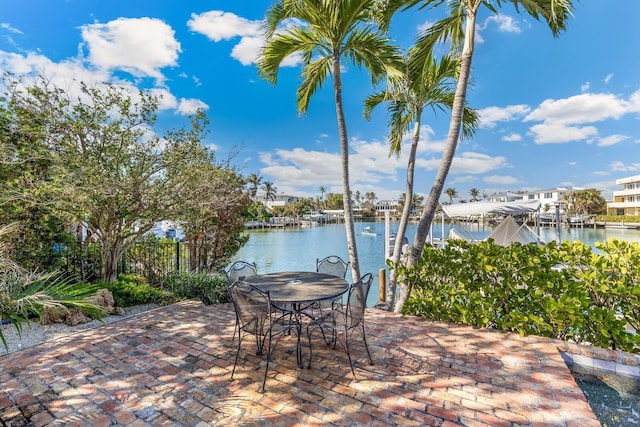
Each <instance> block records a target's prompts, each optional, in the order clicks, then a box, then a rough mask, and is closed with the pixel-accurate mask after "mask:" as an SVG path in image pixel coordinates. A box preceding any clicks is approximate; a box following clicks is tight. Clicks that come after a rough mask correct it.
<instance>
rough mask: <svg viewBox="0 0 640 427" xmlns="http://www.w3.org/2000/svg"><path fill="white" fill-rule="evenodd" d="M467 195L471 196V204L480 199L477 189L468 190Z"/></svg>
mask: <svg viewBox="0 0 640 427" xmlns="http://www.w3.org/2000/svg"><path fill="white" fill-rule="evenodd" d="M469 195H470V196H471V201H472V202H477V201H478V198H479V197H480V190H478V189H477V188H472V189H471V190H469Z"/></svg>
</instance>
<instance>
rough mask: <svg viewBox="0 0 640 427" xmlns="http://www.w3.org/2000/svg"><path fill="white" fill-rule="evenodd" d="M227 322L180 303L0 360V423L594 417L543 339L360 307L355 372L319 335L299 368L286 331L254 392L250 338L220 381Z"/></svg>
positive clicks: (516, 422) (561, 420)
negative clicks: (362, 332)
mask: <svg viewBox="0 0 640 427" xmlns="http://www.w3.org/2000/svg"><path fill="white" fill-rule="evenodd" d="M234 322H235V319H234V313H233V308H232V306H231V305H219V306H203V305H202V304H200V303H199V302H193V301H188V302H183V303H179V304H174V305H171V306H168V307H162V308H159V309H156V310H153V311H150V312H145V313H141V314H140V315H137V316H134V317H130V318H126V319H123V320H121V321H118V322H115V323H110V324H107V325H103V326H100V327H98V328H95V329H90V330H85V331H82V332H79V333H77V334H74V335H71V336H67V337H64V338H59V339H56V340H53V341H49V342H47V343H44V344H41V345H39V346H36V347H31V348H28V349H25V350H21V351H18V352H15V353H12V354H9V355H5V356H3V357H0V367H1V370H0V420H1V422H0V425H2V426H32V425H33V426H43V425H60V426H62V425H64V426H109V425H126V426H165V425H166V426H207V425H251V426H253V425H265V426H270V425H285V426H294V425H305V426H307V425H339V426H348V425H367V426H414V425H415V426H424V425H428V426H431V425H433V426H452V425H466V426H522V425H524V426H581V427H583V426H599V425H600V423H599V421H598V420H597V418H596V417H595V415H594V414H593V412H592V411H591V409H590V407H589V405H588V403H587V401H586V400H585V398H584V396H583V394H582V391H581V390H580V388H579V387H578V386H577V385H576V382H575V381H574V379H573V376H572V375H571V373H570V371H569V369H568V368H567V366H566V365H565V362H564V361H563V359H562V357H561V355H560V353H559V352H558V350H557V347H556V345H555V344H554V342H553V341H552V340H548V339H545V338H540V337H519V336H517V335H514V334H506V333H503V332H494V331H486V330H477V329H473V328H470V327H466V326H458V325H453V324H446V323H439V322H431V321H427V320H424V319H420V318H415V317H410V316H401V315H397V314H393V313H389V312H386V311H382V310H378V309H367V313H366V322H367V337H368V342H369V346H370V349H371V351H372V356H373V359H374V365H369V364H368V363H367V361H366V353H365V351H364V347H362V346H361V345H360V342H356V344H355V348H354V350H353V354H355V358H356V359H357V362H356V366H357V368H356V375H357V380H355V381H354V379H353V376H352V374H351V370H350V368H349V362H348V360H347V357H346V354H345V353H344V351H342V349H341V348H340V347H338V348H337V349H335V350H334V349H333V348H330V347H327V346H326V345H324V343H322V341H321V339H317V341H318V342H314V347H313V351H314V353H313V354H314V357H313V367H312V368H311V369H307V368H304V369H300V368H298V367H297V364H296V357H295V352H294V348H295V342H294V340H295V337H293V336H291V337H286V338H284V339H283V340H281V341H280V342H279V344H278V346H277V348H276V352H275V353H274V355H273V360H272V363H271V364H270V366H269V377H268V379H267V391H266V392H265V393H260V392H259V391H258V390H259V388H260V385H261V382H262V375H263V374H264V360H263V358H262V357H259V356H256V355H255V354H254V353H251V349H252V343H253V342H252V341H251V340H250V339H247V340H245V341H244V342H243V351H242V352H241V353H240V361H239V363H238V368H237V369H236V374H235V379H234V380H233V381H229V376H230V373H231V368H232V367H233V361H234V357H235V348H236V347H235V345H234V343H232V342H231V338H232V335H233V330H234ZM253 347H255V346H253ZM245 350H247V351H245ZM304 350H305V358H308V348H306V347H305V348H304Z"/></svg>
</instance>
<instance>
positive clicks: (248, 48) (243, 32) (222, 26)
mask: <svg viewBox="0 0 640 427" xmlns="http://www.w3.org/2000/svg"><path fill="white" fill-rule="evenodd" d="M187 25H188V26H189V28H190V29H191V30H192V31H195V32H197V33H200V34H204V35H205V36H207V37H208V38H209V40H211V41H213V42H220V41H222V40H231V39H234V38H236V37H240V41H239V42H238V43H237V44H236V45H235V46H234V47H233V49H232V50H231V57H232V58H234V59H236V60H238V61H239V62H240V63H241V64H242V65H251V64H253V63H255V62H256V59H257V57H258V54H259V53H260V50H261V49H262V47H263V46H264V44H265V40H264V35H263V33H262V30H261V25H262V21H252V20H249V19H246V18H243V17H241V16H238V15H236V14H234V13H231V12H224V11H221V10H212V11H209V12H205V13H201V14H199V15H198V14H195V13H194V14H192V15H191V19H190V20H189V22H187ZM296 63H297V62H296Z"/></svg>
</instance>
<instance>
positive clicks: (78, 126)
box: [9, 78, 206, 281]
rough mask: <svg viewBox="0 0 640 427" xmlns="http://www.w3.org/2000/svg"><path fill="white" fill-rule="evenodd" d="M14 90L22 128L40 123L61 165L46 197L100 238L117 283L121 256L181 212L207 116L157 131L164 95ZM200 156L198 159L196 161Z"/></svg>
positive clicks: (105, 89)
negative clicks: (162, 132) (174, 128)
mask: <svg viewBox="0 0 640 427" xmlns="http://www.w3.org/2000/svg"><path fill="white" fill-rule="evenodd" d="M18 83H19V82H14V84H13V85H11V86H10V87H9V88H10V89H9V90H10V102H9V109H10V110H11V112H12V113H13V114H15V116H16V117H17V118H18V121H19V122H20V123H22V124H23V125H24V124H25V123H29V122H32V123H36V124H37V127H36V128H35V129H34V132H37V133H38V138H41V139H42V141H43V144H44V145H45V146H47V147H49V148H50V151H49V155H50V156H51V159H53V161H54V164H55V167H56V184H57V186H51V187H50V188H48V191H47V193H46V194H44V195H43V200H45V201H47V202H49V203H52V204H54V205H55V206H56V208H57V209H59V210H60V211H61V212H64V213H65V214H67V215H69V216H70V217H72V218H74V219H75V220H76V221H77V222H78V223H81V224H84V225H85V226H86V228H87V230H88V231H89V232H90V233H91V234H92V235H93V236H95V238H96V239H97V240H98V241H99V243H100V247H101V252H102V254H101V256H102V272H101V275H102V277H103V278H104V279H106V280H108V281H113V280H115V278H116V274H117V263H118V262H119V260H120V258H121V256H122V254H123V253H124V252H125V251H126V250H127V248H128V247H130V246H131V245H132V244H133V243H134V242H135V241H136V240H138V239H139V238H140V237H141V236H142V235H144V234H145V233H146V232H148V231H149V230H150V229H151V228H152V227H153V225H154V224H155V223H156V222H158V221H160V220H164V219H172V218H173V217H174V216H176V215H177V212H178V211H179V208H180V204H179V197H176V195H179V194H180V193H181V191H182V190H183V188H184V185H185V181H187V180H188V179H190V178H189V177H190V174H191V172H188V171H189V167H190V165H191V164H192V163H195V164H198V165H199V164H200V163H201V162H200V160H198V159H201V158H202V157H203V156H205V155H206V150H205V149H204V148H203V147H202V145H201V144H200V140H201V138H202V134H203V130H204V122H205V120H204V117H203V116H202V115H201V114H200V113H198V114H196V115H195V116H194V117H192V120H191V127H190V128H189V129H186V128H183V129H180V130H178V131H169V132H167V133H166V134H165V135H160V134H158V133H155V132H154V131H153V127H154V125H155V121H156V115H155V112H156V110H157V107H158V100H157V99H156V98H155V97H153V96H152V95H150V94H148V93H145V92H140V93H139V94H138V97H137V99H136V100H134V99H133V98H132V97H131V96H130V95H129V94H128V93H127V92H126V91H125V89H123V88H120V87H117V86H113V85H106V86H102V87H100V88H98V87H89V86H87V85H85V84H84V83H81V84H80V95H79V96H77V97H73V96H72V95H71V94H70V93H68V92H66V91H64V90H62V89H60V88H57V87H55V86H54V85H52V84H51V83H50V82H48V81H46V79H44V78H40V79H39V80H37V81H36V83H34V84H33V85H32V86H29V87H27V88H25V89H21V86H20V85H19V84H18ZM194 159H196V160H195V161H194Z"/></svg>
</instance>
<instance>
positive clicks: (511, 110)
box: [478, 104, 531, 128]
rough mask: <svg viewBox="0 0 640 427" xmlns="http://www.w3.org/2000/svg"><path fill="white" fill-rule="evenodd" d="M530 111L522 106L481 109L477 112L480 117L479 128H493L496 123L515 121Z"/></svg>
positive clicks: (527, 107)
mask: <svg viewBox="0 0 640 427" xmlns="http://www.w3.org/2000/svg"><path fill="white" fill-rule="evenodd" d="M530 111H531V108H530V107H529V106H528V105H524V104H521V105H508V106H506V107H487V108H483V109H481V110H479V111H478V114H479V116H480V127H481V128H482V127H486V128H493V127H495V126H496V124H497V122H509V121H513V120H517V119H519V118H520V117H522V116H524V115H525V114H527V113H529V112H530Z"/></svg>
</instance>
